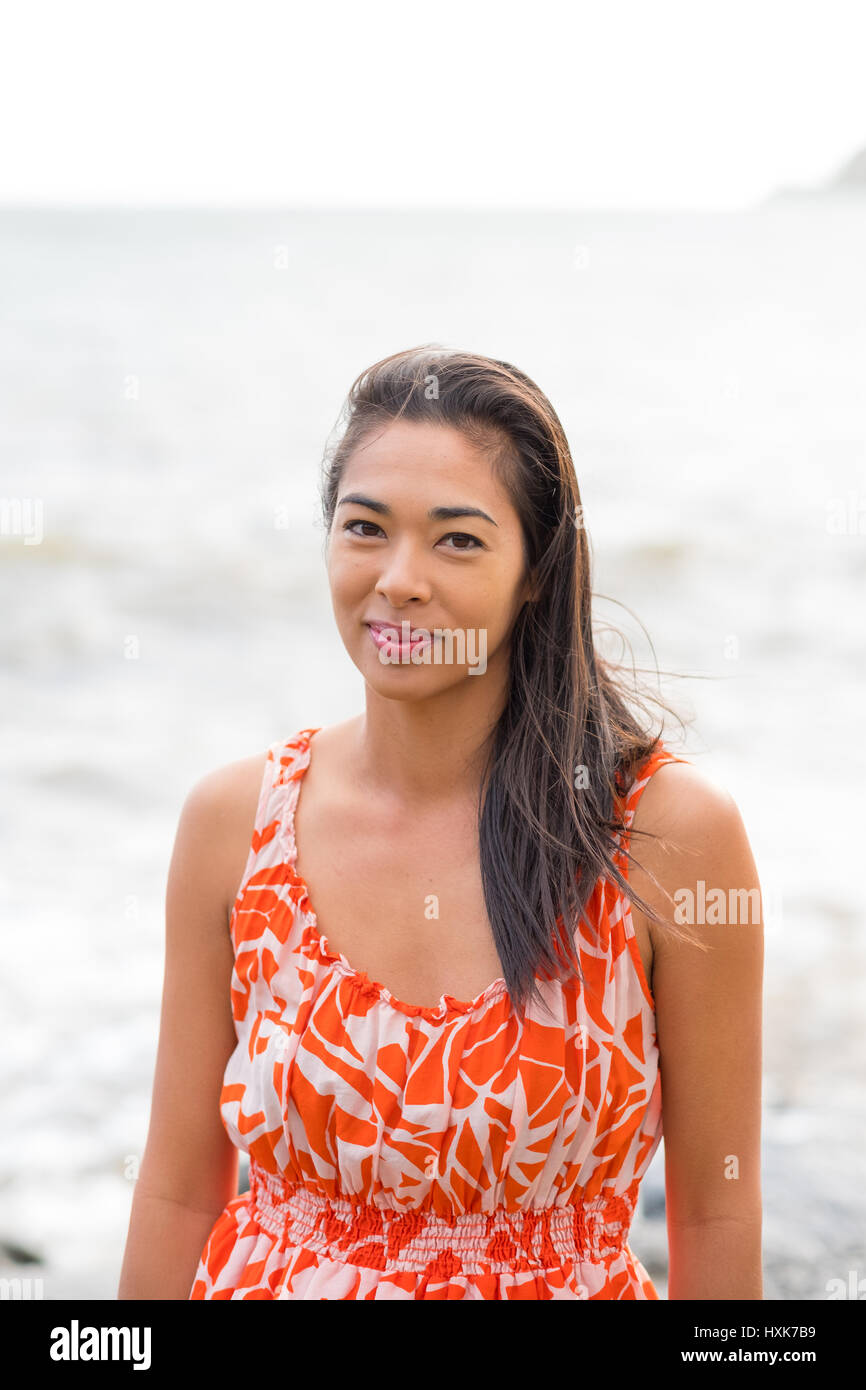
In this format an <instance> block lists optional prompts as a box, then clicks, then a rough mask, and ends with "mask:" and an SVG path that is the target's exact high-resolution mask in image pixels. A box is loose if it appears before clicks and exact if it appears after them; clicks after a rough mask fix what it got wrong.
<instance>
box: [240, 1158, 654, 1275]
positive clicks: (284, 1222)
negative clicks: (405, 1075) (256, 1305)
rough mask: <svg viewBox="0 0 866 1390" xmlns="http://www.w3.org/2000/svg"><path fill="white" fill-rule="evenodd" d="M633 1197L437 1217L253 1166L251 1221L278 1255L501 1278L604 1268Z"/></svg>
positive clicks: (622, 1234) (623, 1232) (620, 1239)
mask: <svg viewBox="0 0 866 1390" xmlns="http://www.w3.org/2000/svg"><path fill="white" fill-rule="evenodd" d="M636 1196H637V1194H636V1192H633V1191H632V1190H631V1189H630V1190H629V1191H628V1192H626V1193H624V1194H622V1195H620V1196H601V1197H598V1198H595V1199H593V1200H592V1201H581V1200H577V1201H575V1202H571V1203H569V1204H567V1205H565V1206H550V1207H527V1208H524V1209H517V1210H508V1209H507V1208H505V1207H496V1208H494V1209H493V1210H492V1211H490V1212H470V1213H456V1212H455V1213H453V1214H441V1213H438V1212H435V1211H433V1210H431V1209H430V1208H426V1207H414V1208H410V1209H408V1210H402V1211H401V1210H400V1209H399V1208H394V1207H377V1206H374V1205H373V1204H372V1203H369V1202H365V1201H363V1200H359V1199H354V1198H352V1199H350V1198H345V1197H343V1198H338V1197H327V1196H325V1194H324V1193H320V1192H316V1191H314V1190H312V1189H310V1188H306V1187H304V1186H303V1185H302V1184H299V1183H295V1184H292V1183H290V1182H288V1181H286V1180H285V1179H283V1178H281V1177H280V1176H279V1174H274V1173H269V1172H268V1171H267V1170H266V1169H263V1168H261V1167H260V1166H259V1165H258V1164H257V1163H256V1162H255V1161H254V1160H253V1161H251V1162H250V1198H251V1201H252V1208H253V1213H254V1216H255V1220H256V1222H257V1224H258V1225H259V1226H261V1227H262V1229H263V1230H266V1231H268V1232H269V1234H271V1235H273V1236H276V1237H279V1239H280V1243H281V1245H282V1246H284V1247H288V1246H292V1245H303V1246H304V1247H305V1248H306V1249H308V1250H310V1251H312V1252H314V1253H316V1254H319V1255H323V1256H325V1257H327V1258H331V1259H336V1260H340V1261H341V1262H342V1263H344V1264H354V1265H362V1266H364V1267H366V1268H369V1269H402V1270H407V1271H417V1272H423V1271H425V1270H426V1269H427V1268H428V1267H429V1265H430V1262H431V1260H436V1261H437V1262H438V1263H439V1265H440V1267H441V1263H442V1261H444V1262H445V1263H449V1262H450V1263H452V1265H453V1269H454V1272H455V1273H457V1272H460V1271H462V1272H464V1273H470V1272H472V1269H471V1267H472V1266H473V1265H477V1266H478V1270H477V1272H479V1273H500V1272H501V1273H508V1272H512V1271H514V1270H518V1271H521V1272H522V1271H525V1270H530V1269H535V1270H541V1269H545V1268H560V1267H561V1266H562V1265H563V1264H564V1263H566V1262H567V1261H571V1262H572V1263H578V1262H580V1261H592V1262H593V1263H595V1262H598V1261H604V1260H606V1259H607V1258H610V1257H611V1256H613V1255H615V1254H617V1252H618V1251H620V1250H622V1248H623V1246H624V1245H625V1243H626V1241H627V1239H628V1232H629V1228H630V1226H631V1221H632V1217H633V1215H634V1207H635V1201H636Z"/></svg>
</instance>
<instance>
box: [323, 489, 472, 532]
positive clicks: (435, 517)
mask: <svg viewBox="0 0 866 1390" xmlns="http://www.w3.org/2000/svg"><path fill="white" fill-rule="evenodd" d="M350 502H352V503H354V504H355V506H356V507H369V508H370V511H371V512H379V513H380V515H382V516H391V508H390V507H389V506H388V505H387V503H385V502H377V501H376V499H375V498H374V497H364V496H363V495H362V494H361V493H360V492H347V493H346V495H345V497H341V498H340V500H339V502H338V503H337V506H338V507H343V506H346V505H347V504H348V503H350ZM427 515H428V517H429V518H430V520H431V521H452V520H453V519H454V518H455V517H458V516H476V517H479V518H480V520H481V521H489V522H490V525H491V526H496V522H495V521H494V520H493V517H492V516H488V515H487V513H486V512H482V510H481V508H480V507H431V508H430V510H429V512H428V513H427Z"/></svg>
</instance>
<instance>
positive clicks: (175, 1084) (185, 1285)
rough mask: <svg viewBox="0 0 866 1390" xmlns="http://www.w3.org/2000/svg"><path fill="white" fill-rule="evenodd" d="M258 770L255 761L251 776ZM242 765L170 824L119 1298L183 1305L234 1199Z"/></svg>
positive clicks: (203, 787) (245, 812)
mask: <svg viewBox="0 0 866 1390" xmlns="http://www.w3.org/2000/svg"><path fill="white" fill-rule="evenodd" d="M263 761H264V757H263V756H262V758H260V759H258V766H259V767H261V765H262V763H263ZM249 767H250V761H249V760H246V761H245V762H242V763H233V764H230V765H229V766H228V767H225V768H220V769H218V770H217V771H216V772H212V773H209V774H208V775H207V776H206V777H203V778H202V779H201V781H199V782H198V783H197V784H196V785H195V786H194V787H193V789H192V791H191V792H190V793H189V795H188V797H187V799H186V801H185V803H184V806H183V810H182V812H181V815H180V821H179V824H178V829H177V835H176V838H175V844H174V851H173V854H172V858H171V864H170V867H169V872H168V884H167V889H166V904H165V915H166V947H165V976H164V983H163V994H162V1013H161V1021H160V1033H159V1047H158V1052H157V1060H156V1069H155V1073H154V1084H153V1098H152V1104H151V1114H150V1125H149V1129H148V1134H147V1143H146V1146H145V1151H144V1156H143V1159H142V1163H141V1170H140V1174H139V1177H138V1180H137V1182H136V1186H135V1192H134V1195H133V1201H132V1210H131V1213H130V1221H129V1232H128V1235H127V1241H126V1248H125V1252H124V1258H123V1265H122V1269H121V1274H120V1283H119V1288H118V1295H117V1296H118V1298H119V1299H137V1298H141V1299H186V1298H188V1297H189V1293H190V1289H191V1288H192V1283H193V1279H194V1277H195V1271H196V1268H197V1265H198V1261H199V1258H200V1256H201V1253H202V1250H203V1248H204V1244H205V1242H206V1240H207V1237H208V1235H209V1234H210V1231H211V1229H212V1227H213V1225H214V1223H215V1221H216V1219H217V1217H218V1216H219V1215H220V1213H221V1212H222V1210H223V1209H224V1207H225V1206H226V1204H227V1202H229V1201H230V1200H231V1199H232V1197H234V1196H236V1194H237V1179H238V1152H237V1150H236V1149H235V1147H234V1145H233V1144H232V1143H231V1141H230V1140H229V1137H228V1135H227V1134H226V1131H225V1129H224V1127H223V1124H222V1120H221V1117H220V1111H219V1102H220V1092H221V1088H222V1080H223V1073H224V1071H225V1067H226V1063H227V1062H228V1059H229V1057H230V1055H231V1053H232V1052H233V1050H234V1048H235V1045H236V1042H237V1038H236V1035H235V1030H234V1023H233V1019H232V1012H231V993H230V989H231V973H232V963H233V953H232V944H231V938H230V936H229V931H228V914H229V911H230V908H231V902H230V900H229V892H228V891H227V885H228V884H233V885H234V886H235V887H237V886H238V885H239V883H240V879H241V876H242V873H243V868H244V864H245V862H246V851H245V849H244V846H245V845H246V849H248V848H249V841H250V839H251V837H252V829H253V822H254V818H255V797H254V792H257V786H256V783H255V781H254V780H251V779H250V777H249V775H248V773H249ZM244 773H246V776H244ZM243 826H245V827H246V828H245V830H244V829H241V827H243ZM244 837H246V838H244Z"/></svg>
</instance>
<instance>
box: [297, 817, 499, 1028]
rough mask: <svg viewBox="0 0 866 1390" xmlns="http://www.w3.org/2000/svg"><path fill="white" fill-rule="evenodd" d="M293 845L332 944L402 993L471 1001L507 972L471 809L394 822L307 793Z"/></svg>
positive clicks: (417, 998) (423, 1000)
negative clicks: (488, 902)
mask: <svg viewBox="0 0 866 1390" xmlns="http://www.w3.org/2000/svg"><path fill="white" fill-rule="evenodd" d="M295 843H296V847H297V861H296V864H295V869H296V872H297V873H298V875H299V876H300V877H301V879H302V880H303V882H304V884H305V885H306V888H307V892H308V895H309V906H310V907H311V908H312V910H313V912H314V913H315V916H316V923H317V926H318V930H319V931H320V932H321V933H322V935H324V936H325V937H326V938H327V941H328V945H329V948H330V949H331V950H332V951H334V952H339V953H341V954H342V955H343V956H344V957H345V958H346V960H347V961H348V963H349V965H350V966H351V967H352V969H353V970H356V971H364V972H365V973H366V974H367V975H368V976H369V978H370V979H371V980H375V981H377V982H378V983H379V984H382V985H384V986H385V988H386V989H388V990H389V992H390V993H391V994H392V995H394V996H395V998H397V999H399V1000H401V1001H402V1002H403V1003H408V1004H419V1005H421V1006H423V1007H428V1006H431V1005H435V1004H437V1003H438V1002H439V999H440V997H441V996H442V995H443V994H450V995H453V996H454V998H456V999H460V1000H467V1001H468V1000H471V999H474V998H476V997H477V996H478V995H479V994H481V993H482V992H483V991H484V990H485V989H487V987H488V986H489V985H490V984H491V983H492V982H493V981H494V980H496V979H498V978H500V977H501V975H502V965H501V962H500V960H499V956H498V953H497V951H496V946H495V943H494V940H493V929H492V927H491V924H490V920H489V918H488V915H487V909H486V906H485V901H484V893H483V889H482V883H481V869H480V856H479V846H478V838H477V830H476V828H475V827H474V825H473V824H472V822H471V817H470V816H469V815H468V814H460V813H457V812H455V813H453V814H451V815H450V816H439V817H435V818H429V819H426V820H425V821H423V822H419V821H416V822H415V823H411V819H410V820H409V821H407V823H405V824H402V825H396V824H394V823H393V822H388V821H385V820H383V819H381V818H380V817H379V816H378V815H377V814H376V813H375V812H368V814H367V817H366V818H364V817H359V816H358V814H357V811H354V812H353V811H352V810H351V809H350V808H343V809H341V808H340V807H339V806H338V805H333V804H332V805H330V806H322V805H319V804H318V803H316V802H315V801H314V800H313V799H312V798H310V799H306V800H305V797H304V796H302V797H301V798H300V799H299V801H298V803H297V807H296V812H295Z"/></svg>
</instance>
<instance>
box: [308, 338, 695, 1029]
mask: <svg viewBox="0 0 866 1390" xmlns="http://www.w3.org/2000/svg"><path fill="white" fill-rule="evenodd" d="M397 419H404V420H412V421H420V422H422V423H427V424H434V425H449V426H451V427H452V428H455V429H457V430H459V431H461V432H462V434H463V435H464V437H465V438H467V439H468V441H469V442H470V443H471V444H473V445H474V446H475V447H476V448H478V449H480V450H482V451H483V452H484V453H485V455H486V456H487V457H489V458H490V461H491V464H492V466H493V468H494V471H495V474H496V476H497V477H498V478H499V479H500V480H501V482H502V483H503V485H504V486H505V488H506V489H507V491H508V493H509V496H510V497H511V500H512V502H513V505H514V507H515V509H516V511H517V513H518V515H519V517H520V520H521V524H522V529H523V536H524V544H525V552H526V557H527V563H528V568H529V570H530V571H531V572H532V576H533V581H534V584H535V594H536V597H535V600H534V601H531V602H528V603H526V604H525V605H524V607H523V608H522V610H521V611H520V613H519V615H518V617H517V619H516V621H515V624H514V627H513V629H512V633H511V660H510V685H509V693H508V699H507V702H506V705H505V708H504V710H503V712H502V714H501V716H500V718H499V720H498V723H497V725H496V727H495V729H494V732H493V736H492V738H491V741H490V749H489V754H488V757H487V762H486V765H485V770H484V773H483V776H482V787H481V793H480V794H479V840H480V850H481V876H482V882H483V887H484V897H485V902H486V906H487V914H488V917H489V919H490V923H491V926H492V928H493V935H494V940H495V943H496V948H497V951H498V953H499V959H500V961H501V963H502V972H503V978H504V979H505V983H506V985H507V988H508V992H509V996H510V998H511V1001H512V1003H513V1004H514V1005H515V1007H517V1008H518V1009H521V1010H522V1009H523V1008H524V1007H525V1004H526V1001H527V998H528V997H529V996H531V997H533V998H535V999H537V1001H538V1002H539V1004H540V1005H541V1006H542V1007H544V1008H546V1004H545V1002H544V1000H543V998H542V996H541V994H540V993H539V991H538V987H537V981H536V975H540V976H541V977H543V978H547V979H550V978H557V979H562V978H564V977H565V975H566V974H568V973H570V972H572V971H574V970H576V971H577V973H578V975H579V976H580V978H581V980H582V981H584V983H585V980H584V976H583V972H582V971H581V968H580V962H579V958H578V956H577V953H576V950H575V942H574V927H575V925H576V923H577V922H578V921H579V919H580V917H581V914H582V912H583V909H584V907H585V905H586V903H587V901H588V900H589V898H590V896H591V895H592V892H593V890H594V888H595V886H596V883H597V880H598V879H599V878H600V877H601V878H604V879H607V880H610V881H613V882H614V883H616V884H617V885H618V886H619V887H620V889H622V890H623V891H625V892H626V893H627V894H628V897H629V898H630V900H631V901H632V902H633V903H635V904H636V905H637V907H638V908H639V910H640V911H642V912H644V913H645V914H646V915H647V916H649V917H650V918H651V919H652V920H653V921H656V922H665V923H666V925H667V926H668V927H669V928H670V930H671V931H672V932H673V933H674V934H675V935H678V936H684V935H685V934H684V933H682V932H679V931H678V930H677V928H676V927H675V926H674V925H673V923H671V922H668V921H666V919H665V918H663V917H662V916H661V914H660V913H658V912H656V911H655V910H654V909H653V908H651V907H650V905H649V904H648V903H645V902H644V901H643V900H642V899H641V898H639V897H638V896H637V894H636V893H634V892H632V891H631V890H630V889H629V885H628V883H627V880H626V879H625V878H624V877H623V875H622V874H621V872H620V870H619V868H618V866H617V864H616V863H615V862H614V859H613V853H614V851H615V850H620V852H622V851H621V848H620V842H618V841H616V840H615V838H614V837H615V836H616V834H617V832H618V831H621V830H622V822H621V815H622V811H623V809H624V799H625V794H626V793H627V792H628V789H629V787H630V785H631V782H632V781H633V778H634V775H635V771H636V769H638V768H639V767H640V766H641V765H642V764H643V763H644V762H645V760H646V759H647V758H648V757H649V756H650V755H651V753H652V752H653V751H654V749H655V748H656V745H657V743H658V742H659V740H660V738H661V733H662V729H663V728H664V719H663V718H662V721H661V726H660V728H659V730H658V732H654V731H653V729H652V728H645V727H642V726H641V724H640V722H639V721H638V719H637V718H636V714H635V710H637V709H640V710H641V711H642V712H643V713H644V714H646V712H647V711H646V705H647V703H648V702H649V703H652V704H654V705H656V706H657V707H659V708H661V710H662V711H663V712H666V713H673V714H674V716H675V718H677V720H678V722H679V723H680V725H681V727H682V726H683V720H682V718H681V716H680V715H679V714H677V713H676V711H672V710H671V709H670V708H669V707H668V706H667V705H666V704H664V703H663V702H662V700H661V699H659V698H658V697H657V696H655V695H653V694H651V693H650V692H649V691H646V690H644V691H642V692H641V691H639V690H638V688H637V685H636V684H635V688H634V689H633V690H627V682H626V678H625V670H624V668H623V667H621V666H618V665H615V664H614V663H612V662H610V661H607V660H605V659H604V658H603V657H602V655H601V654H600V652H599V651H598V650H597V648H596V643H595V640H594V635H593V625H592V589H591V584H590V576H591V562H590V546H589V538H588V535H587V531H586V528H585V526H584V525H583V508H582V504H581V500H580V492H579V490H578V486H577V478H576V476H575V471H574V464H573V461H572V457H571V451H570V449H569V446H568V442H567V440H566V437H565V432H564V430H563V428H562V425H561V424H560V422H559V419H558V417H557V415H556V412H555V411H554V409H553V406H552V405H551V404H550V401H549V400H548V399H547V397H546V396H545V395H544V394H543V392H542V391H541V390H539V388H538V386H536V384H535V382H533V381H532V380H531V379H530V378H529V377H528V376H526V374H525V373H524V372H522V371H520V370H519V369H518V368H517V367H514V366H512V365H511V364H510V363H508V362H501V361H498V360H496V359H494V358H489V357H482V356H479V355H478V354H476V353H470V352H460V351H452V350H449V349H446V348H444V347H442V346H441V345H439V344H435V343H428V344H424V345H423V346H421V347H416V348H409V349H407V350H406V351H404V352H396V353H393V354H392V355H391V356H390V357H385V358H383V359H382V360H381V361H380V362H376V363H374V365H373V366H371V367H368V368H367V369H366V370H365V371H363V372H362V373H361V374H360V375H359V376H358V377H357V378H356V379H355V381H354V382H353V384H352V386H351V388H350V390H349V394H348V396H347V397H346V400H345V402H344V404H343V408H342V411H341V418H340V421H339V422H338V424H339V438H338V439H337V441H336V442H335V443H331V444H329V445H327V446H326V448H325V453H324V460H323V475H322V492H321V500H322V513H323V519H324V523H325V527H326V531H327V533H328V535H329V534H330V531H331V524H332V521H333V518H334V511H335V508H336V501H337V495H338V491H339V486H340V480H341V477H342V473H343V469H344V467H345V465H346V462H347V460H348V459H349V458H350V457H351V455H352V454H353V453H354V451H355V450H356V449H357V448H358V447H359V445H361V444H362V443H363V442H364V441H365V440H366V439H367V436H368V435H370V434H372V433H374V432H376V431H377V430H379V429H382V428H384V427H385V426H387V425H388V424H389V423H390V422H391V421H393V420H397ZM632 669H633V674H636V672H635V668H632ZM578 783H579V785H578ZM633 834H635V835H638V834H644V835H647V834H649V832H647V831H634V832H633ZM625 853H626V859H627V861H629V862H635V863H636V862H638V861H637V860H635V859H634V858H633V856H632V855H631V853H630V852H628V851H625ZM650 877H651V878H652V879H653V882H655V883H656V884H658V880H656V879H655V878H654V876H653V875H650ZM659 886H660V885H659ZM554 922H555V923H556V926H555V930H551V927H550V924H551V923H554ZM563 922H566V923H571V924H572V925H571V929H570V930H569V929H567V928H563Z"/></svg>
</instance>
